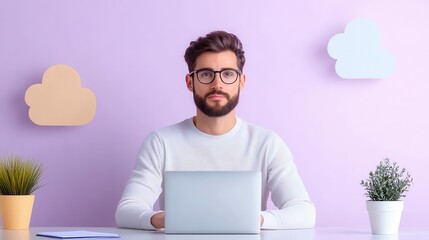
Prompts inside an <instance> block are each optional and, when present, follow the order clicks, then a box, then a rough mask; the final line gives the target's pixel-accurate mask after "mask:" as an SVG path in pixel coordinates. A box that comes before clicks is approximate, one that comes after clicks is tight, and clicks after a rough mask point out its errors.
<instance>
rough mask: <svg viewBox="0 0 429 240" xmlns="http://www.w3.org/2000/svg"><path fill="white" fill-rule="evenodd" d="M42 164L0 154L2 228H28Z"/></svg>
mask: <svg viewBox="0 0 429 240" xmlns="http://www.w3.org/2000/svg"><path fill="white" fill-rule="evenodd" d="M41 176H42V165H41V164H40V163H37V162H35V161H34V160H27V159H24V158H23V157H20V156H15V155H14V156H5V157H1V156H0V214H1V216H2V222H3V229H28V228H29V226H30V219H31V213H32V210H33V204H34V195H32V193H33V192H34V191H36V190H37V189H38V188H40V187H41V185H40V180H41Z"/></svg>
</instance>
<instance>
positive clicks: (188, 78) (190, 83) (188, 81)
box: [185, 74, 194, 92]
mask: <svg viewBox="0 0 429 240" xmlns="http://www.w3.org/2000/svg"><path fill="white" fill-rule="evenodd" d="M185 81H186V87H187V88H188V90H189V91H191V92H192V91H193V89H194V88H193V81H192V77H191V75H189V74H186V77H185Z"/></svg>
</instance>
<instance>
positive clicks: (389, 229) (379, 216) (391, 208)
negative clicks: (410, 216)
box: [366, 201, 404, 234]
mask: <svg viewBox="0 0 429 240" xmlns="http://www.w3.org/2000/svg"><path fill="white" fill-rule="evenodd" d="M366 209H367V210H368V214H369V221H370V223H371V231H372V233H373V234H397V233H398V230H399V224H400V222H401V215H402V210H403V209H404V202H403V201H367V202H366Z"/></svg>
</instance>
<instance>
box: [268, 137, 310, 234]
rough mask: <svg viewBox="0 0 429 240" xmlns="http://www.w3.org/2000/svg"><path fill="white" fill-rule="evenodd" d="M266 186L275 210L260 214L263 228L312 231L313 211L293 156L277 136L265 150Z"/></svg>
mask: <svg viewBox="0 0 429 240" xmlns="http://www.w3.org/2000/svg"><path fill="white" fill-rule="evenodd" d="M267 157H268V159H267V161H268V164H267V168H268V169H267V173H268V174H267V178H268V179H267V184H268V188H269V190H270V191H271V199H272V201H273V203H274V205H275V206H276V207H277V208H278V210H267V211H263V212H262V216H263V217H264V223H263V225H262V229H301V228H313V227H314V226H315V221H316V209H315V207H314V205H313V203H312V202H311V200H310V198H309V196H308V193H307V190H306V189H305V186H304V183H303V182H302V180H301V177H300V176H299V174H298V171H297V169H296V166H295V163H294V162H293V157H292V154H291V152H290V150H289V148H288V147H287V146H286V144H285V143H284V142H283V140H281V139H280V137H278V136H277V135H275V138H274V139H273V141H272V142H271V143H270V144H269V147H268V150H267Z"/></svg>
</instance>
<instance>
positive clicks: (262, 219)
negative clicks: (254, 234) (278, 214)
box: [261, 215, 264, 227]
mask: <svg viewBox="0 0 429 240" xmlns="http://www.w3.org/2000/svg"><path fill="white" fill-rule="evenodd" d="M262 224H264V217H263V216H262V215H261V227H262Z"/></svg>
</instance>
